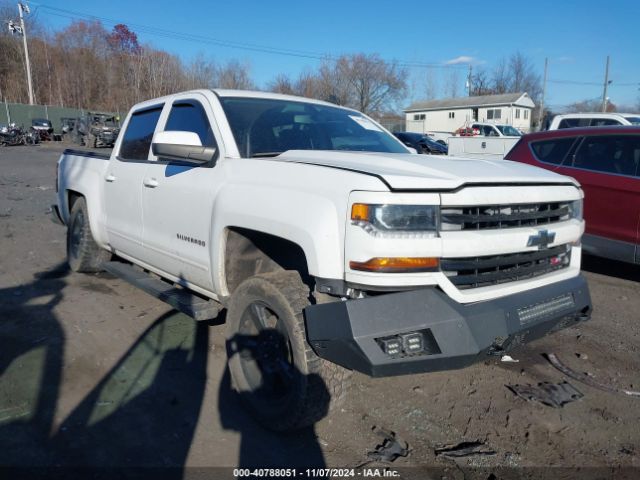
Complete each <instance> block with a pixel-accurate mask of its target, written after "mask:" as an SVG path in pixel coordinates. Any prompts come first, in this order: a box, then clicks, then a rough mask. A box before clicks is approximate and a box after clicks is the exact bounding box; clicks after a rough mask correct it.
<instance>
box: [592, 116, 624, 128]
mask: <svg viewBox="0 0 640 480" xmlns="http://www.w3.org/2000/svg"><path fill="white" fill-rule="evenodd" d="M605 125H622V124H621V123H620V122H619V121H618V120H614V119H613V118H594V119H592V120H591V126H592V127H603V126H605Z"/></svg>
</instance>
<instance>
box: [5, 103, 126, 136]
mask: <svg viewBox="0 0 640 480" xmlns="http://www.w3.org/2000/svg"><path fill="white" fill-rule="evenodd" d="M85 111H86V110H82V109H79V108H68V107H56V106H49V105H25V104H22V103H0V125H7V124H9V123H15V124H16V125H21V126H24V127H26V128H29V127H30V126H31V120H32V119H34V118H46V119H48V120H50V121H51V125H53V130H54V132H56V133H61V130H62V122H61V119H62V118H77V117H79V116H80V115H82V114H83V113H85ZM105 113H110V114H111V115H116V113H112V112H105Z"/></svg>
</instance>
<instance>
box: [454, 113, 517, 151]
mask: <svg viewBox="0 0 640 480" xmlns="http://www.w3.org/2000/svg"><path fill="white" fill-rule="evenodd" d="M468 128H469V129H472V130H473V131H477V132H478V135H475V136H455V137H449V139H448V140H447V145H448V147H449V149H448V151H447V155H450V156H453V157H459V158H483V159H485V160H502V159H503V158H504V157H505V155H506V154H507V153H509V151H510V150H511V149H512V148H513V146H514V145H515V144H516V143H518V141H519V140H520V137H521V136H522V133H520V132H519V131H518V130H516V129H515V128H513V127H512V126H511V125H505V124H493V123H478V122H476V123H473V124H472V125H471V126H469V127H468Z"/></svg>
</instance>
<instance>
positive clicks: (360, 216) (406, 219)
mask: <svg viewBox="0 0 640 480" xmlns="http://www.w3.org/2000/svg"><path fill="white" fill-rule="evenodd" d="M438 211H439V210H438V207H437V206H435V205H368V204H364V203H354V204H353V206H352V207H351V222H352V223H353V224H354V225H358V226H360V227H362V228H363V229H364V230H365V231H367V232H368V233H370V234H372V235H375V236H377V235H382V236H395V235H400V236H403V237H404V236H409V237H414V236H415V237H419V236H428V237H434V236H436V232H437V229H438Z"/></svg>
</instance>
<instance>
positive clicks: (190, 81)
mask: <svg viewBox="0 0 640 480" xmlns="http://www.w3.org/2000/svg"><path fill="white" fill-rule="evenodd" d="M184 74H185V77H186V78H185V83H186V84H185V87H186V88H188V89H194V88H211V87H214V86H215V85H216V81H217V69H216V65H215V63H214V62H213V60H208V59H206V58H205V57H204V55H202V54H199V55H197V56H196V57H195V58H194V59H193V60H191V62H190V63H189V64H188V65H187V66H186V67H185V70H184Z"/></svg>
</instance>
